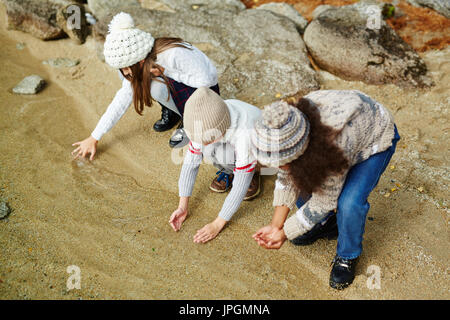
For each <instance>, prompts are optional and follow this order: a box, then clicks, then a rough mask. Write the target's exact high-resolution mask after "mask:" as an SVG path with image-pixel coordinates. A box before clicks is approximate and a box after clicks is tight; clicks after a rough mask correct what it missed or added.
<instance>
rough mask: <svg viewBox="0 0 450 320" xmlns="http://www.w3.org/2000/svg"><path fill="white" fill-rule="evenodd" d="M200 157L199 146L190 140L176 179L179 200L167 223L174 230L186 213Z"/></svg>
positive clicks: (200, 160) (184, 218) (181, 222)
mask: <svg viewBox="0 0 450 320" xmlns="http://www.w3.org/2000/svg"><path fill="white" fill-rule="evenodd" d="M202 159H203V154H202V152H201V146H199V145H196V144H193V143H192V142H190V143H189V148H188V151H187V153H186V156H185V157H184V161H183V166H182V167H181V173H180V178H179V180H178V189H179V195H180V202H179V204H178V208H177V209H176V210H175V211H174V212H173V213H172V215H171V216H170V219H169V224H170V225H171V226H172V228H173V230H175V231H178V230H180V228H181V225H182V224H183V222H184V220H186V217H187V215H188V205H189V197H190V196H191V195H192V190H193V189H194V184H195V179H196V178H197V174H198V168H199V167H200V163H201V162H202Z"/></svg>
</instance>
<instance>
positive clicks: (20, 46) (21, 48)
mask: <svg viewBox="0 0 450 320" xmlns="http://www.w3.org/2000/svg"><path fill="white" fill-rule="evenodd" d="M16 49H17V50H23V49H25V43H23V42H20V43H18V44H16Z"/></svg>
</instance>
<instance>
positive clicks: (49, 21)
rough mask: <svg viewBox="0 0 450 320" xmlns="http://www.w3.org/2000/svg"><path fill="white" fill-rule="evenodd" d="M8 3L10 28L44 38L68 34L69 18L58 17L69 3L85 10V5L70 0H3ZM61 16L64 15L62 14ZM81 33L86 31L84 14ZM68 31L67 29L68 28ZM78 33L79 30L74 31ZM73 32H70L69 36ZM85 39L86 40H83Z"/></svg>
mask: <svg viewBox="0 0 450 320" xmlns="http://www.w3.org/2000/svg"><path fill="white" fill-rule="evenodd" d="M2 1H3V2H4V3H5V5H6V14H7V18H8V29H14V30H20V31H24V32H27V33H30V34H31V35H33V36H34V37H36V38H39V39H42V40H52V39H59V38H62V37H64V36H66V32H65V30H66V25H67V21H66V20H67V18H66V19H62V18H61V17H60V18H59V19H58V12H59V11H60V12H61V13H63V11H62V10H64V9H65V8H66V7H68V6H69V5H76V6H78V7H79V8H80V10H82V11H83V10H84V7H83V5H81V4H79V3H76V2H74V1H70V0H2ZM60 16H62V17H63V16H64V15H63V14H60ZM80 19H81V22H82V23H81V30H80V31H81V33H83V34H85V33H86V23H85V20H86V19H85V17H84V14H83V15H81V17H80ZM66 31H67V30H66ZM74 32H75V33H77V31H76V30H75V31H74ZM71 34H72V33H70V32H69V36H70V35H71ZM83 41H84V40H83Z"/></svg>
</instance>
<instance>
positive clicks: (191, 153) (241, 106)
mask: <svg viewBox="0 0 450 320" xmlns="http://www.w3.org/2000/svg"><path fill="white" fill-rule="evenodd" d="M225 103H226V104H227V107H228V110H229V112H230V118H231V126H230V128H229V129H228V130H227V132H226V133H225V135H224V136H223V137H222V139H220V140H219V141H218V142H217V143H227V144H229V145H231V146H232V147H233V149H234V153H235V159H236V161H235V165H234V179H233V186H232V188H231V191H230V193H229V194H228V196H227V198H226V199H225V202H224V204H223V206H222V209H221V211H220V212H219V217H221V218H223V219H225V220H227V221H228V220H230V219H231V217H232V216H233V215H234V213H235V212H236V211H237V210H238V209H239V206H240V204H241V202H242V200H243V199H244V197H245V195H246V193H247V190H248V188H249V186H250V182H251V180H252V177H253V174H254V170H255V167H256V159H255V158H254V156H253V154H252V152H251V141H250V132H251V129H252V128H253V124H254V122H255V121H256V119H257V118H258V117H259V116H260V115H261V110H260V109H258V108H257V107H255V106H252V105H250V104H248V103H245V102H242V101H239V100H234V99H230V100H225ZM203 148H204V147H203V146H202V145H201V144H198V143H195V142H191V143H190V145H189V150H188V152H187V153H186V156H185V158H184V162H183V166H182V168H181V173H180V178H179V181H178V186H179V195H180V197H190V196H191V195H192V190H193V189H194V183H195V179H196V177H197V173H198V168H199V166H200V163H201V162H202V159H203V153H202V149H203Z"/></svg>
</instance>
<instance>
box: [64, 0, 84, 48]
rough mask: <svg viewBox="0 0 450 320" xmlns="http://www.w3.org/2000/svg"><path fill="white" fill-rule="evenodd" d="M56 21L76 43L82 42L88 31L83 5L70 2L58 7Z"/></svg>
mask: <svg viewBox="0 0 450 320" xmlns="http://www.w3.org/2000/svg"><path fill="white" fill-rule="evenodd" d="M56 23H57V24H58V26H60V27H61V29H63V30H64V32H65V33H66V34H67V35H68V36H69V38H71V39H72V40H73V41H74V42H75V43H77V44H83V43H84V42H85V41H86V37H87V35H88V33H89V28H88V23H87V21H86V11H85V10H84V6H82V5H79V4H76V3H71V4H69V5H65V6H63V7H61V8H59V9H58V12H57V13H56Z"/></svg>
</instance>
